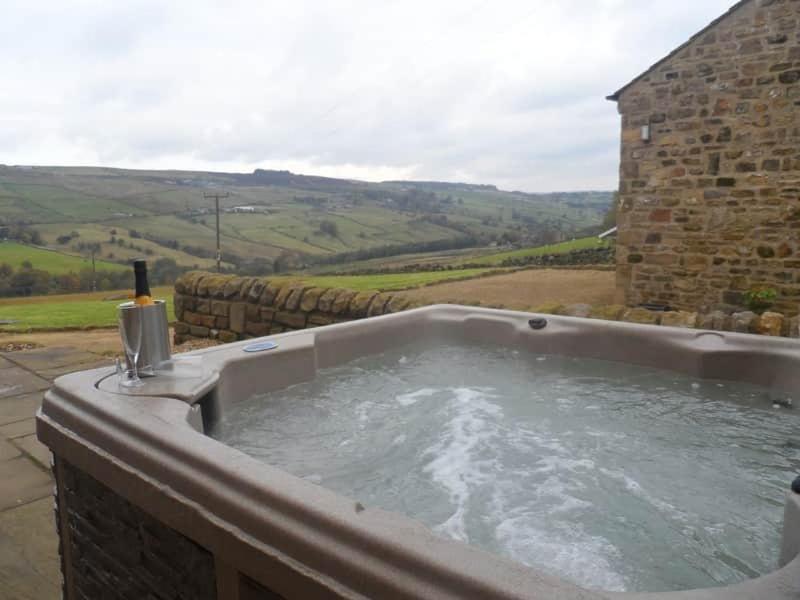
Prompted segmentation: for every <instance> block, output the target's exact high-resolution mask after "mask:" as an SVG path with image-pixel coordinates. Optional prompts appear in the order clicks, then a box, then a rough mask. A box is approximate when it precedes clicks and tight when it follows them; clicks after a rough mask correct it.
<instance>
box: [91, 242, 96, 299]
mask: <svg viewBox="0 0 800 600" xmlns="http://www.w3.org/2000/svg"><path fill="white" fill-rule="evenodd" d="M95 254H97V246H92V291H93V292H96V291H97V267H95V264H94V255H95Z"/></svg>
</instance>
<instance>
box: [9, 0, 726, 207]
mask: <svg viewBox="0 0 800 600" xmlns="http://www.w3.org/2000/svg"><path fill="white" fill-rule="evenodd" d="M729 3H730V0H706V1H705V2H703V3H700V4H701V6H698V3H697V2H696V0H692V1H690V0H673V1H672V2H641V0H635V1H634V0H560V1H559V0H536V1H535V4H533V3H531V2H529V1H524V0H508V1H507V2H502V3H495V2H485V1H475V2H472V3H470V4H465V3H463V2H457V1H455V0H451V1H448V2H444V1H443V2H436V3H431V2H429V1H428V2H424V1H422V0H408V1H406V2H391V3H390V2H386V3H374V2H368V1H367V0H353V1H351V2H345V3H323V2H314V1H311V0H298V1H297V2H294V3H283V2H272V3H267V2H260V1H255V0H254V1H246V0H241V1H238V0H234V1H232V2H230V3H228V4H226V5H225V7H224V8H223V7H222V5H219V4H217V3H212V2H202V1H201V2H192V3H189V2H184V3H172V4H169V5H164V4H162V3H151V2H139V3H135V4H124V5H120V4H118V3H113V4H108V3H100V2H97V3H92V2H89V3H87V4H81V5H77V6H75V5H72V6H70V7H69V10H67V9H66V8H64V7H60V6H58V5H55V6H49V5H46V4H44V3H42V4H34V5H32V6H27V5H26V6H23V5H22V4H21V3H20V4H14V5H12V6H10V7H8V8H7V9H6V10H5V12H6V13H8V14H7V15H4V21H3V22H2V23H0V40H1V41H0V49H3V51H2V52H0V72H3V73H4V77H5V85H4V87H3V88H0V114H2V115H3V119H4V122H13V123H22V124H25V125H24V126H11V127H4V129H5V131H4V133H3V135H0V162H3V163H26V162H27V163H49V164H56V163H57V164H87V163H92V164H98V163H100V164H104V165H108V166H115V165H118V166H135V167H155V168H202V169H238V170H244V171H247V170H251V169H253V168H256V167H261V166H268V167H270V168H278V167H280V166H281V165H286V166H287V168H288V167H289V166H294V167H295V168H303V169H305V168H308V169H315V170H318V171H320V172H324V173H325V174H326V175H339V176H342V177H352V176H359V177H367V178H375V179H379V178H383V177H387V176H388V177H392V176H409V177H420V178H426V179H460V180H467V181H474V182H481V183H495V184H498V185H501V186H503V187H507V188H515V189H523V190H527V191H546V190H558V189H561V190H564V189H597V188H606V189H610V188H613V187H615V186H616V179H617V165H618V139H619V118H618V115H617V113H616V107H615V106H614V105H613V104H612V103H610V102H607V101H606V100H604V97H605V95H607V94H608V93H610V92H612V91H614V90H615V89H617V88H618V87H620V86H621V85H622V84H624V83H626V82H627V81H628V80H629V79H631V78H632V77H634V76H635V75H637V74H638V73H639V72H641V71H642V70H643V69H645V68H646V67H647V66H648V65H650V64H651V63H653V62H654V61H655V60H657V59H658V58H660V57H661V56H662V55H663V54H665V53H666V52H668V51H669V50H670V49H672V48H673V47H675V46H676V45H678V44H680V43H682V42H683V41H685V39H686V38H688V36H689V35H691V34H692V33H694V32H695V31H696V30H698V29H699V28H700V27H702V26H703V25H705V24H706V23H707V22H708V21H710V20H711V19H713V18H714V17H716V16H718V15H719V14H721V13H722V12H723V11H724V10H726V9H727V8H728V7H729ZM164 6H168V7H169V8H164ZM120 7H122V8H120ZM30 23H41V24H42V25H41V26H40V27H39V28H36V29H35V30H33V31H31V30H30ZM26 27H27V28H28V30H27V31H26V30H25V28H26ZM31 39H34V40H35V43H32V42H31ZM9 82H10V83H9Z"/></svg>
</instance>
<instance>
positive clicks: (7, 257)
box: [0, 241, 127, 275]
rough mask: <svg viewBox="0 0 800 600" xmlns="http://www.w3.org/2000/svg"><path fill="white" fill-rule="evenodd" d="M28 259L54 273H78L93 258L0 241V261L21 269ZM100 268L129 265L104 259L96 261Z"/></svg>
mask: <svg viewBox="0 0 800 600" xmlns="http://www.w3.org/2000/svg"><path fill="white" fill-rule="evenodd" d="M25 261H28V262H30V263H31V264H32V265H33V267H34V268H35V269H42V270H44V271H49V272H50V273H51V274H52V275H60V274H62V273H69V272H70V271H72V272H74V273H77V272H79V271H80V270H81V269H86V268H91V266H92V261H91V259H88V258H84V257H81V256H75V255H72V254H65V253H62V252H57V251H55V250H47V249H43V248H37V247H34V246H26V245H24V244H18V243H16V242H8V241H6V242H3V241H0V263H8V264H9V265H11V266H12V267H14V269H19V268H20V267H21V266H22V263H23V262H25ZM96 266H97V269H98V270H107V271H121V270H124V269H126V268H127V267H125V266H123V265H120V264H116V263H112V262H106V261H102V260H98V261H96Z"/></svg>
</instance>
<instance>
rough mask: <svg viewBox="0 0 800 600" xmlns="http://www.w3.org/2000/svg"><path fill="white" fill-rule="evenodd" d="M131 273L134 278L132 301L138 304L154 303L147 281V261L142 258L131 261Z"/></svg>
mask: <svg viewBox="0 0 800 600" xmlns="http://www.w3.org/2000/svg"><path fill="white" fill-rule="evenodd" d="M133 275H134V278H135V279H136V294H135V296H134V300H133V301H134V302H135V303H136V304H138V305H139V306H148V305H150V304H155V303H154V302H153V297H152V296H151V295H150V284H149V283H148V281H147V261H145V260H142V259H139V260H135V261H133Z"/></svg>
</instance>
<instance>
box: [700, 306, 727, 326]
mask: <svg viewBox="0 0 800 600" xmlns="http://www.w3.org/2000/svg"><path fill="white" fill-rule="evenodd" d="M697 328H698V329H709V330H711V331H728V330H729V329H730V328H731V319H730V317H729V316H728V314H727V313H725V312H723V311H721V310H713V311H711V312H710V313H705V314H703V315H700V316H699V317H698V318H697Z"/></svg>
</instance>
